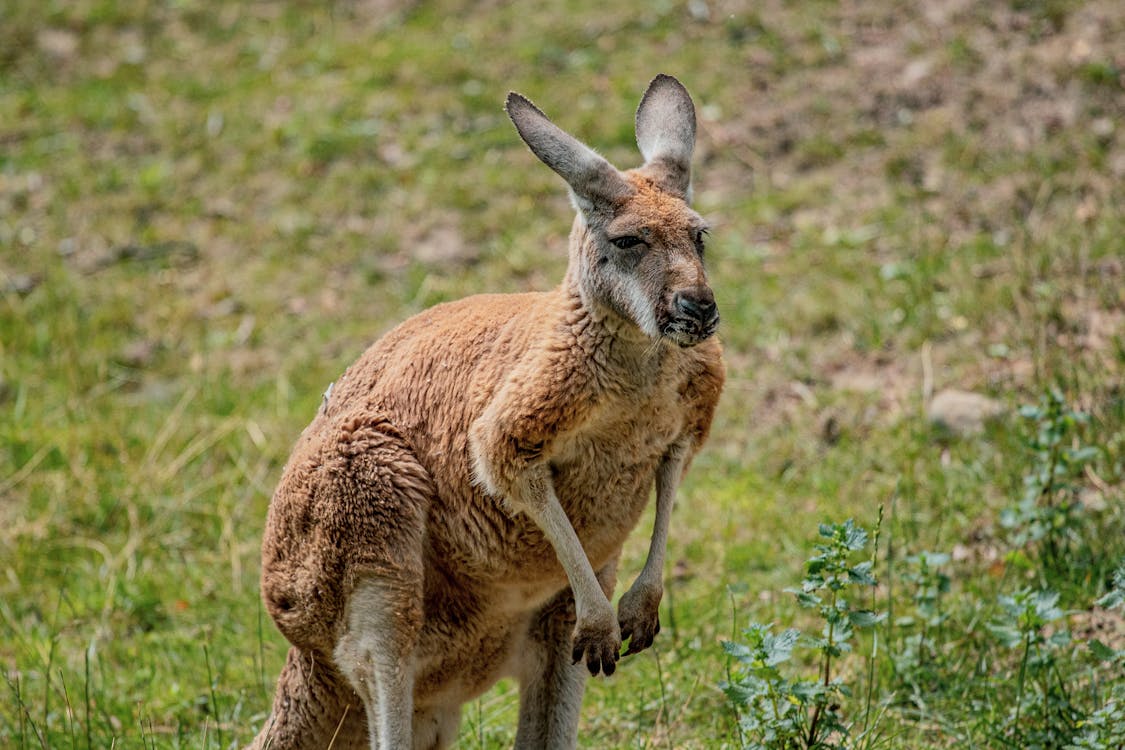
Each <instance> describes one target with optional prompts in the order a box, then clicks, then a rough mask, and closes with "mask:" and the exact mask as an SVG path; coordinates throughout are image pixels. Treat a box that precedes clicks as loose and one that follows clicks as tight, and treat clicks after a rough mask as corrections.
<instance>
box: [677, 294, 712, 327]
mask: <svg viewBox="0 0 1125 750" xmlns="http://www.w3.org/2000/svg"><path fill="white" fill-rule="evenodd" d="M672 304H673V305H674V306H675V308H676V312H678V313H680V314H681V315H684V316H686V317H689V318H695V319H696V320H698V321H699V322H700V323H703V324H704V325H706V324H707V323H709V322H711V321H712V320H714V319H715V317H716V316H717V315H718V308H717V307H716V306H715V295H714V293H713V292H712V291H711V290H710V289H709V288H708V287H705V286H704V287H698V288H696V289H693V290H692V291H690V292H676V296H675V298H674V299H673V300H672Z"/></svg>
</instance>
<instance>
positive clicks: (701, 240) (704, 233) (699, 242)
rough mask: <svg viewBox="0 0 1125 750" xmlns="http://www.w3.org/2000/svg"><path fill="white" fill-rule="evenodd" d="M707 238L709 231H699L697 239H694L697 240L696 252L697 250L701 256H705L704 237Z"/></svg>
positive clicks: (696, 234)
mask: <svg viewBox="0 0 1125 750" xmlns="http://www.w3.org/2000/svg"><path fill="white" fill-rule="evenodd" d="M706 236H707V230H706V229H697V230H696V232H695V237H694V239H695V250H696V252H698V253H699V255H700V256H702V255H703V247H704V244H705V242H704V237H706Z"/></svg>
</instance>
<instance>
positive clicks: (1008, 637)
mask: <svg viewBox="0 0 1125 750" xmlns="http://www.w3.org/2000/svg"><path fill="white" fill-rule="evenodd" d="M986 627H987V628H988V632H989V633H992V635H993V637H995V638H996V639H997V640H998V641H1000V643H1001V644H1003V645H1004V646H1006V647H1007V648H1013V647H1015V646H1018V645H1019V644H1021V643H1023V633H1021V632H1020V631H1019V630H1018V629H1017V628H1015V627H1013V626H1011V625H1007V624H1005V623H995V622H994V623H989V624H988V625H987V626H986Z"/></svg>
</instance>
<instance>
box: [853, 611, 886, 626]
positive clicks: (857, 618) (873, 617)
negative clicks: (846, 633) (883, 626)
mask: <svg viewBox="0 0 1125 750" xmlns="http://www.w3.org/2000/svg"><path fill="white" fill-rule="evenodd" d="M886 617H887V615H886V614H885V613H878V612H872V611H871V610H869V609H860V610H856V611H854V612H849V613H848V619H849V620H850V621H851V623H852V625H854V626H856V627H857V628H869V627H871V626H873V625H876V624H878V623H880V622H882V621H883V620H884V619H886Z"/></svg>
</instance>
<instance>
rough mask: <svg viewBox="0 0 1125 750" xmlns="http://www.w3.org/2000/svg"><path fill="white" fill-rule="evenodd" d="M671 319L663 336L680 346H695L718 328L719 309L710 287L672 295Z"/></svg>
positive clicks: (701, 287) (698, 287)
mask: <svg viewBox="0 0 1125 750" xmlns="http://www.w3.org/2000/svg"><path fill="white" fill-rule="evenodd" d="M671 312H672V319H671V320H670V321H669V322H668V323H667V324H666V325H665V326H664V335H665V336H668V337H669V338H672V339H673V340H674V341H675V342H676V343H678V344H679V345H680V346H695V345H696V344H698V343H699V342H701V341H703V340H705V339H707V338H708V337H710V336H711V334H713V333H714V332H715V329H716V328H718V326H719V308H718V306H717V305H716V304H715V293H714V292H712V291H711V288H710V287H707V286H697V287H695V288H693V289H687V290H683V291H678V292H676V293H675V294H674V295H672V310H671Z"/></svg>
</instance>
